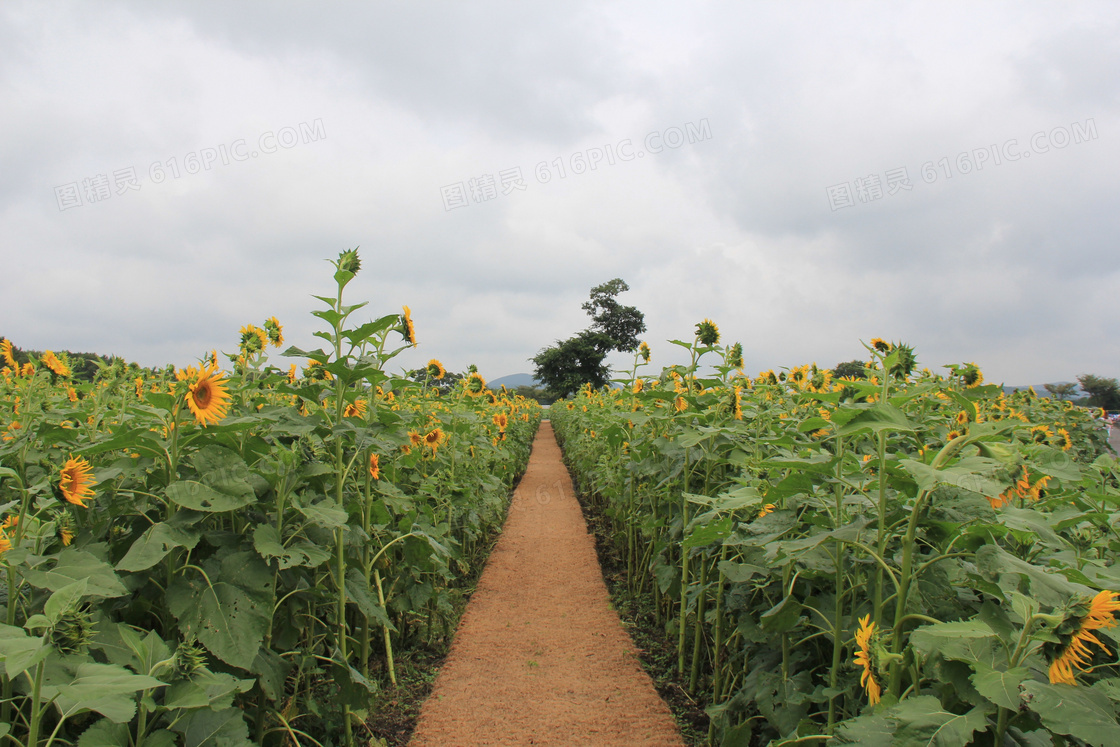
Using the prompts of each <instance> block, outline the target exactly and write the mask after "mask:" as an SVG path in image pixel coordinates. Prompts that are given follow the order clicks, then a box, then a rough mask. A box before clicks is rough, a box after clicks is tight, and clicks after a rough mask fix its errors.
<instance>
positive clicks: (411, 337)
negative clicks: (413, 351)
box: [400, 306, 416, 345]
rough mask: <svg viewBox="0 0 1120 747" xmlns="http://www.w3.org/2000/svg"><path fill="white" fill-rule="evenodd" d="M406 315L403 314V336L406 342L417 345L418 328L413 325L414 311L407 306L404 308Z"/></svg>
mask: <svg viewBox="0 0 1120 747" xmlns="http://www.w3.org/2000/svg"><path fill="white" fill-rule="evenodd" d="M401 308H403V309H404V313H403V314H401V330H400V332H401V336H402V337H404V340H405V342H407V343H408V344H409V345H415V344H416V326H415V325H414V324H413V323H412V309H410V308H408V307H407V306H402V307H401Z"/></svg>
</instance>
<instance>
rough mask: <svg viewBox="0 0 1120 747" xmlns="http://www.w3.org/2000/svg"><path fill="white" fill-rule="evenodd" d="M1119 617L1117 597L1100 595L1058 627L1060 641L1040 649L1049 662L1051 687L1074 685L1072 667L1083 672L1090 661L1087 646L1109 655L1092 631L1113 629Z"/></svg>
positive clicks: (1119, 610)
mask: <svg viewBox="0 0 1120 747" xmlns="http://www.w3.org/2000/svg"><path fill="white" fill-rule="evenodd" d="M1076 612H1080V613H1081V614H1076ZM1118 613H1120V601H1117V593H1116V592H1114V591H1102V592H1100V593H1099V594H1097V595H1096V596H1095V597H1093V599H1092V600H1091V601H1090V602H1088V604H1087V605H1086V604H1085V603H1084V602H1083V603H1082V604H1081V605H1079V608H1078V609H1076V610H1075V614H1073V615H1072V616H1069V617H1067V618H1066V619H1065V620H1064V621H1063V622H1062V623H1061V624H1060V625H1059V626H1058V629H1057V631H1056V632H1057V634H1058V637H1059V638H1060V639H1062V640H1061V642H1060V643H1056V644H1055V643H1047V644H1045V645H1044V646H1043V650H1044V651H1045V652H1046V653H1047V655H1048V656H1049V658H1050V682H1051V683H1052V684H1058V683H1062V684H1066V685H1076V684H1077V680H1075V679H1074V678H1073V669H1074V667H1076V668H1077V669H1080V670H1082V671H1084V670H1085V669H1086V667H1087V666H1088V664H1089V663H1090V662H1091V661H1092V658H1093V654H1092V651H1091V650H1090V649H1089V646H1088V644H1090V643H1095V644H1096V645H1097V646H1098V647H1099V648H1100V649H1101V650H1102V651H1105V652H1107V651H1108V649H1107V648H1106V647H1105V645H1104V644H1103V643H1101V642H1100V640H1099V639H1098V638H1097V637H1096V636H1095V635H1093V633H1092V631H1094V630H1100V629H1101V628H1112V627H1115V626H1116V623H1117V614H1118Z"/></svg>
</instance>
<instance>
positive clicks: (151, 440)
mask: <svg viewBox="0 0 1120 747" xmlns="http://www.w3.org/2000/svg"><path fill="white" fill-rule="evenodd" d="M332 264H333V266H334V270H335V272H334V284H335V289H334V292H333V294H332V295H327V296H316V298H318V299H319V300H320V301H321V302H322V304H323V308H322V309H320V310H318V311H315V312H313V313H314V314H315V316H316V317H318V319H319V320H320V321H321V322H322V331H319V332H316V333H315V334H316V335H317V336H318V337H319V338H321V339H322V340H323V341H324V343H325V344H324V346H323V347H322V348H320V349H317V350H308V351H305V350H300V349H298V348H294V347H289V348H287V349H286V350H285V351H284V352H283V355H284V356H287V357H289V358H295V359H298V360H299V361H300V363H299V364H291V365H290V366H287V365H283V366H281V367H279V368H278V367H275V366H273V365H272V364H271V363H270V361H269V358H268V355H267V351H268V349H269V348H270V347H271V348H280V347H281V346H282V345H283V330H282V327H281V326H280V323H279V322H278V321H277V320H276V319H275V318H272V319H269V320H268V321H266V322H265V323H264V325H263V326H262V327H258V326H256V325H246V326H245V327H244V328H242V330H241V344H240V349H239V350H238V351H237V353H236V354H233V355H229V356H228V357H229V359H230V360H229V361H228V364H229V365H228V368H229V369H230V370H224V369H222V368H221V367H220V364H219V360H218V357H219V356H218V354H217V353H216V352H213V353H210V354H209V355H207V356H205V357H204V359H203V360H202V361H201V362H200V363H199V364H198V365H196V366H189V367H187V368H185V369H175V368H169V369H168V370H167V371H165V372H163V373H162V374H161V375H158V376H149V377H147V378H145V377H135V378H134V377H131V376H130V374H129V373H128V372H127V369H125V368H124V367H123V366H119V365H116V364H114V365H105V366H102V368H101V370H100V371H99V372H98V374H97V375H96V376H95V377H94V381H93V382H92V383H83V382H77V381H75V380H73V379H72V377H71V375H70V370H69V364H68V362H67V360H66V359H65V356H59V355H56V354H54V353H52V352H46V353H44V354H43V355H42V356H41V357H39V358H38V359H36V360H28V361H25V362H23V363H21V364H19V365H17V362H16V360H15V359H14V357H13V355H12V344H11V342H10V341H8V340H4V341H3V342H2V343H0V347H2V350H0V353H2V354H3V356H4V359H5V360H4V362H3V364H2V365H3V370H2V376H0V662H2V666H0V686H2V695H0V744H16V745H33V746H34V747H46V746H48V745H52V744H59V745H62V744H65V745H80V746H81V747H94V746H99V745H122V746H124V745H127V746H129V747H143V746H147V747H170V746H171V745H183V746H184V747H196V746H197V745H204V744H206V745H211V744H212V745H240V744H247V743H250V742H252V743H257V744H261V745H271V744H275V745H279V744H319V745H328V744H341V743H354V742H355V741H357V739H358V737H360V736H362V735H361V734H360V729H361V728H362V727H361V725H362V724H363V722H364V718H365V716H367V715H368V708H369V703H370V702H371V696H373V695H374V694H376V693H377V692H378V690H379V688H381V687H382V686H384V685H386V684H388V683H393V682H395V677H396V674H395V670H394V659H395V655H396V654H395V653H394V652H395V651H396V653H397V654H399V653H400V651H401V650H402V649H408V648H409V647H410V646H415V645H418V642H420V641H424V640H426V639H429V638H430V637H432V636H434V635H444V636H446V635H448V634H449V629H450V628H451V627H453V625H454V622H455V619H456V618H455V615H456V614H457V611H456V610H457V607H456V603H457V601H458V600H459V598H460V597H461V595H462V594H463V586H464V579H466V578H468V577H469V576H470V575H471V574H472V573H474V572H475V571H477V569H478V567H479V565H480V563H481V561H482V559H483V556H484V555H485V553H486V552H487V548H488V545H487V538H488V535H490V534H491V533H492V532H493V531H494V530H496V529H497V528H498V527H500V525H501V523H502V521H503V519H504V516H505V510H506V507H507V506H508V500H509V495H510V492H511V488H512V486H513V484H514V482H515V480H516V478H517V476H518V475H519V474H520V473H521V472H522V471H523V470H524V467H525V465H526V463H527V461H528V455H529V449H530V443H531V441H532V438H533V435H534V433H535V431H536V428H537V426H538V424H539V422H540V419H541V410H540V407H539V405H537V403H536V402H534V401H527V400H525V399H522V398H520V397H516V396H509V395H507V394H506V393H505V392H504V391H502V392H492V391H490V390H489V389H487V387H486V385H485V382H484V381H483V379H482V377H481V376H479V375H478V374H477V373H472V374H471V375H469V376H468V377H466V378H464V379H463V380H462V382H461V383H460V384H459V385H458V386H457V387H456V388H454V389H452V390H451V391H450V392H443V393H441V392H440V390H439V388H438V387H437V386H436V384H437V383H438V382H439V380H440V379H441V378H442V377H443V376H444V375H445V372H444V368H443V366H442V365H441V364H440V363H439V362H438V361H436V360H433V361H432V362H431V363H430V364H429V365H428V367H427V379H426V380H425V381H423V382H417V381H415V380H410V379H405V378H401V377H396V376H393V375H390V374H389V373H387V372H386V365H387V363H388V362H389V361H390V360H391V359H392V358H393V357H394V356H395V355H397V354H398V353H400V352H401V351H402V350H404V349H406V348H408V347H410V346H412V345H414V344H415V342H416V335H415V328H414V325H413V321H412V318H411V315H410V312H409V310H408V308H407V307H405V308H404V310H403V313H402V314H390V315H387V316H383V317H381V318H379V319H376V320H371V321H367V322H365V323H361V324H357V323H353V322H352V320H353V319H355V318H356V314H355V312H357V311H358V310H359V309H361V308H362V307H364V306H365V304H364V303H359V304H354V305H347V304H344V303H343V290H344V288H345V287H346V285H347V284H348V283H349V282H350V280H352V279H353V277H354V276H355V274H356V273H358V272H359V270H360V266H361V265H360V259H359V257H358V254H357V252H356V251H353V250H352V251H347V252H343V253H342V254H341V255H340V256H339V257H338V259H337V260H333V261H332ZM460 606H461V605H460Z"/></svg>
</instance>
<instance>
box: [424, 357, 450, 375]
mask: <svg viewBox="0 0 1120 747" xmlns="http://www.w3.org/2000/svg"><path fill="white" fill-rule="evenodd" d="M446 373H447V370H446V369H445V368H444V367H443V364H442V363H440V362H439V361H438V360H436V359H435V358H432V359H431V360H430V361H428V378H431V379H437V380H438V379H442V378H443V377H444V375H445V374H446Z"/></svg>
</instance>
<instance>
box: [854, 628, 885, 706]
mask: <svg viewBox="0 0 1120 747" xmlns="http://www.w3.org/2000/svg"><path fill="white" fill-rule="evenodd" d="M870 620H871V615H870V614H868V615H864V616H863V617H862V618H860V621H859V631H857V632H856V646H858V647H859V650H858V651H856V656H855V664H856V666H859V667H863V674H862V675H860V678H859V684H860V685H862V686H863V688H864V690H866V691H867V701H868V702H869V703H870V704H871V705H875V704H876V703H878V702H879V696H880V694H881V693H882V690H880V688H879V683H878V682H876V681H875V674H874V672H872V668H873V666H874V655H873V654H872V651H871V639H872V638H873V637H874V635H875V623H873V622H870Z"/></svg>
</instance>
